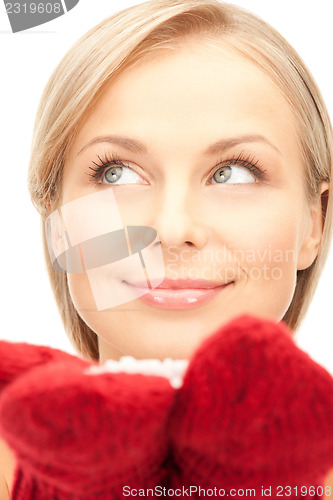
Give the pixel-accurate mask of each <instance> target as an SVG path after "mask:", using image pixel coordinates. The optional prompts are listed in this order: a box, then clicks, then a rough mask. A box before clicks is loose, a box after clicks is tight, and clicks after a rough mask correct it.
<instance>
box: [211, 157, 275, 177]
mask: <svg viewBox="0 0 333 500" xmlns="http://www.w3.org/2000/svg"><path fill="white" fill-rule="evenodd" d="M257 164H258V160H255V158H251V157H250V156H244V155H243V153H241V154H240V155H238V156H237V157H233V158H231V159H227V160H224V161H222V160H221V161H220V162H219V163H218V164H217V169H216V170H215V172H214V173H213V175H212V178H211V184H250V183H254V182H257V181H258V180H260V179H262V180H265V178H266V174H265V172H266V171H265V170H262V169H261V168H259V167H258V166H257Z"/></svg>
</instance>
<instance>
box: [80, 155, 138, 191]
mask: <svg viewBox="0 0 333 500" xmlns="http://www.w3.org/2000/svg"><path fill="white" fill-rule="evenodd" d="M98 160H99V162H98V163H97V162H95V161H93V162H92V163H93V165H94V166H90V167H89V169H90V170H92V172H93V173H89V174H88V175H89V176H90V177H91V178H92V179H91V180H92V181H94V182H96V183H97V184H109V185H111V184H113V185H115V184H116V185H118V184H120V185H123V184H142V183H145V181H144V179H143V178H142V177H141V176H140V175H139V174H137V173H136V172H135V171H134V170H133V169H131V168H130V167H129V166H127V165H125V164H124V163H123V161H122V160H120V159H119V158H118V157H116V156H114V155H112V157H111V158H109V157H108V156H107V155H106V156H105V157H104V158H101V157H100V156H98Z"/></svg>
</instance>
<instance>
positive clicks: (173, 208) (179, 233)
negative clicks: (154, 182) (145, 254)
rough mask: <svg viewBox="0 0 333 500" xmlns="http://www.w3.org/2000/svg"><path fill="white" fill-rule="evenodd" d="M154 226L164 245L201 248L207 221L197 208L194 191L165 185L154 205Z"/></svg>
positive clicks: (198, 203) (205, 237) (204, 240)
mask: <svg viewBox="0 0 333 500" xmlns="http://www.w3.org/2000/svg"><path fill="white" fill-rule="evenodd" d="M154 227H155V229H156V230H157V235H158V238H159V240H160V242H161V245H162V246H164V247H165V248H168V247H171V246H175V247H181V246H183V245H188V246H191V247H195V248H196V249H201V248H202V247H204V246H205V245H206V243H207V240H208V235H209V231H208V225H207V223H206V221H204V217H203V213H201V212H200V202H199V200H198V195H196V194H195V193H189V192H188V191H187V190H186V188H184V187H183V186H181V185H179V184H178V185H176V186H175V185H173V186H169V188H166V189H164V191H163V192H162V193H161V196H160V199H159V202H158V203H157V206H156V217H155V224H154Z"/></svg>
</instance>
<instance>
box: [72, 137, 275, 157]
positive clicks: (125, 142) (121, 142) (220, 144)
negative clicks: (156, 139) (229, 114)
mask: <svg viewBox="0 0 333 500" xmlns="http://www.w3.org/2000/svg"><path fill="white" fill-rule="evenodd" d="M101 142H108V143H110V144H116V145H117V146H121V147H122V148H124V149H127V150H128V151H132V152H134V153H147V152H148V148H147V146H146V145H145V144H144V143H143V142H141V141H138V140H137V139H133V138H131V137H125V136H120V135H106V136H100V137H95V138H94V139H92V140H91V141H89V142H88V143H87V144H86V145H85V146H83V148H82V149H80V151H79V152H78V153H77V156H78V155H80V154H81V153H82V152H83V151H84V150H86V149H87V148H89V147H90V146H92V145H94V144H98V143H101ZM253 142H259V143H264V144H267V145H268V146H270V147H271V148H273V149H274V150H275V151H277V152H278V153H279V154H282V153H281V151H280V150H279V149H278V148H277V147H276V146H275V145H274V144H273V143H272V142H270V141H269V140H268V139H267V138H266V137H265V136H263V135H257V134H256V135H241V136H238V137H227V138H223V139H221V140H219V141H217V142H214V144H211V145H210V146H208V148H207V149H206V150H205V151H204V154H205V155H213V154H218V153H221V152H223V151H225V150H228V149H230V148H232V147H234V146H238V145H239V144H246V143H253Z"/></svg>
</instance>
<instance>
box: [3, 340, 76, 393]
mask: <svg viewBox="0 0 333 500" xmlns="http://www.w3.org/2000/svg"><path fill="white" fill-rule="evenodd" d="M66 360H68V361H69V360H72V361H73V362H74V361H75V360H78V361H79V358H76V357H75V356H71V355H70V354H67V353H66V352H63V351H59V350H58V349H52V348H51V347H46V346H36V345H31V344H26V343H24V342H21V343H14V342H6V341H4V340H0V392H1V390H2V389H3V388H4V387H6V385H7V384H9V383H10V382H12V381H13V380H14V379H15V378H17V377H19V376H20V375H22V374H25V373H26V372H27V371H28V370H30V369H31V368H34V367H36V366H39V365H44V364H46V363H49V362H51V361H66Z"/></svg>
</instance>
